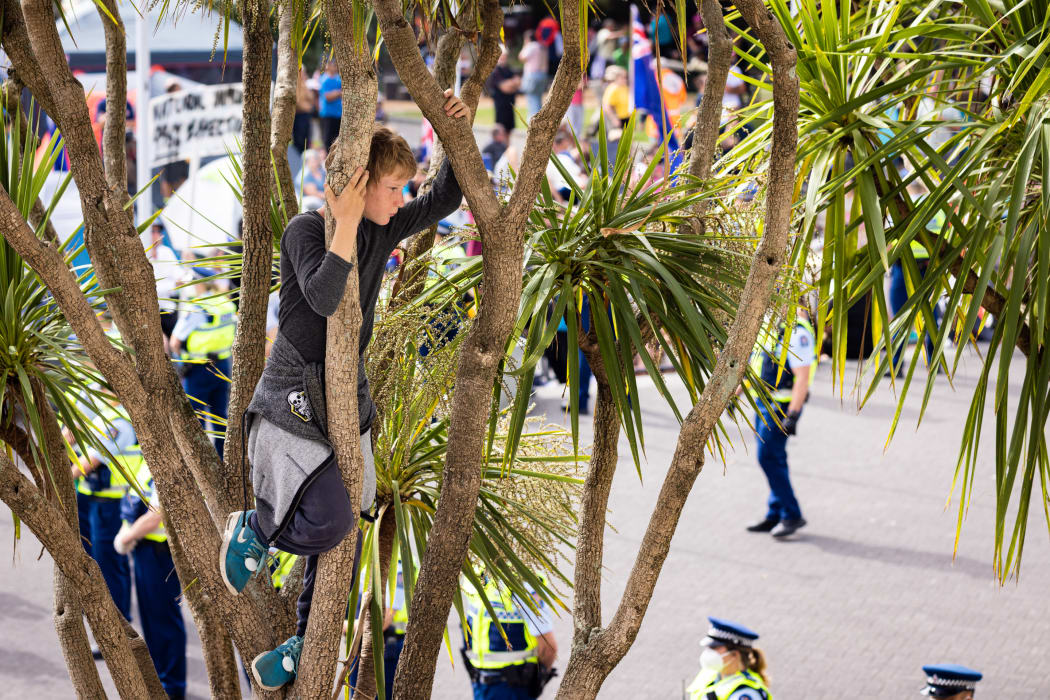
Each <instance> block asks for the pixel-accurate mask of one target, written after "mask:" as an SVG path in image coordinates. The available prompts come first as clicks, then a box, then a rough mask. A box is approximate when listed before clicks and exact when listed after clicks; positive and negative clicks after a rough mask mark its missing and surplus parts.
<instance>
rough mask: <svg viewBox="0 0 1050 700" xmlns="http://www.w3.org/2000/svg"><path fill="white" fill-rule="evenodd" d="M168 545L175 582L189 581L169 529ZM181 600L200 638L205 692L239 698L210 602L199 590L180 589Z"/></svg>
mask: <svg viewBox="0 0 1050 700" xmlns="http://www.w3.org/2000/svg"><path fill="white" fill-rule="evenodd" d="M168 545H169V546H170V547H171V558H172V560H173V561H174V562H175V570H176V572H177V573H178V576H179V581H180V582H184V581H193V580H194V579H195V578H196V576H194V575H193V569H192V567H190V564H189V562H188V561H187V559H186V553H185V551H184V550H183V548H182V543H181V542H180V541H179V537H178V535H177V534H176V533H175V532H174V531H172V530H170V529H169V531H168ZM182 590H183V598H184V599H185V601H186V603H187V604H188V605H189V607H190V613H191V614H192V615H193V622H194V624H195V625H196V626H197V633H198V634H199V635H200V638H201V656H203V657H204V667H205V669H207V672H208V688H209V690H210V691H211V696H212V697H213V698H236V697H240V693H241V684H240V679H239V677H238V675H237V659H236V658H235V657H234V655H233V645H232V644H231V642H230V635H229V633H228V632H227V631H226V628H225V627H223V626H222V622H221V620H220V619H219V617H218V616H217V615H216V614H215V609H214V607H213V606H214V602H213V601H212V600H211V599H210V598H209V597H208V596H207V595H206V594H205V593H204V592H203V591H202V590H201V588H200V586H187V585H183V589H182Z"/></svg>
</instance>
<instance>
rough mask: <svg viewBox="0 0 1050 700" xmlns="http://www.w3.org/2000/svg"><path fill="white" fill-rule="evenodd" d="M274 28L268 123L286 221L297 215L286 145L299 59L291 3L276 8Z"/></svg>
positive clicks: (275, 179)
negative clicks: (274, 59)
mask: <svg viewBox="0 0 1050 700" xmlns="http://www.w3.org/2000/svg"><path fill="white" fill-rule="evenodd" d="M277 11H278V12H279V13H280V19H279V20H278V25H277V85H276V87H275V89H274V93H273V119H272V121H271V123H270V153H271V155H272V157H273V168H272V170H273V176H274V177H273V188H274V190H273V191H274V192H279V193H280V196H281V204H282V206H283V207H284V214H285V218H287V219H291V218H292V217H293V216H295V215H296V214H298V213H299V202H298V201H296V198H295V181H294V180H293V176H292V170H291V167H290V166H289V165H288V144H290V143H291V142H292V124H293V122H294V121H295V98H296V90H297V88H298V86H299V59H298V57H297V56H296V52H295V45H294V44H293V43H292V27H293V25H294V22H295V5H294V4H293V3H291V2H287V3H283V4H281V5H279V6H278V10H277Z"/></svg>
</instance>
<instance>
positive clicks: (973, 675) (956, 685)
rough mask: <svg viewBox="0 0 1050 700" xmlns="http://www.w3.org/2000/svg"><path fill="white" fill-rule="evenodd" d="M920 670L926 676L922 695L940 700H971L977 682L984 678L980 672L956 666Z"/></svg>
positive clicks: (940, 665) (938, 666)
mask: <svg viewBox="0 0 1050 700" xmlns="http://www.w3.org/2000/svg"><path fill="white" fill-rule="evenodd" d="M922 670H923V673H925V674H926V687H925V688H923V689H922V694H923V695H928V696H929V697H931V698H940V699H941V700H973V697H974V692H975V691H976V689H977V681H979V680H981V679H982V678H983V677H984V676H983V675H982V674H981V672H980V671H974V670H973V669H972V668H966V667H965V666H959V665H958V664H935V665H932V666H923V667H922Z"/></svg>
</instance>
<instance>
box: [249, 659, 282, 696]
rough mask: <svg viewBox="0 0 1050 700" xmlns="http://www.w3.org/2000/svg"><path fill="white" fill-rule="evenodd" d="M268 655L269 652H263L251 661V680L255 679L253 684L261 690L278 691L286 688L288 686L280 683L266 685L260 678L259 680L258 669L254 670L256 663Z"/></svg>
mask: <svg viewBox="0 0 1050 700" xmlns="http://www.w3.org/2000/svg"><path fill="white" fill-rule="evenodd" d="M269 653H270V652H268V651H264V652H262V653H261V654H259V655H258V656H256V657H255V658H254V659H252V678H254V679H255V682H256V683H258V684H259V687H260V688H262V689H263V690H280V689H281V688H283V687H284V686H286V685H288V684H287V683H282V684H281V685H266V684H265V683H263V682H262V678H259V671H258V669H256V668H255V664H256V662H257V661H258V660H259V659H261V658H262V657H264V656H266V655H267V654H269Z"/></svg>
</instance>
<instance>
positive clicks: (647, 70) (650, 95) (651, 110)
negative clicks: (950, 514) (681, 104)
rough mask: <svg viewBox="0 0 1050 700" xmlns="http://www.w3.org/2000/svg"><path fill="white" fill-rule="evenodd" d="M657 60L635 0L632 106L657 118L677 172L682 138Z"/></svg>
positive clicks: (659, 128)
mask: <svg viewBox="0 0 1050 700" xmlns="http://www.w3.org/2000/svg"><path fill="white" fill-rule="evenodd" d="M654 60H655V59H654V58H653V46H652V42H651V41H649V36H648V35H647V34H646V33H645V26H644V25H643V24H642V23H641V21H640V20H639V19H638V8H637V7H635V6H634V5H633V4H632V5H631V70H630V73H631V99H632V107H633V108H634V109H640V110H643V111H644V112H646V113H647V114H648V115H649V116H650V117H652V118H653V121H654V122H656V130H657V133H658V134H659V136H660V140H661V141H666V142H667V150H668V152H669V154H670V157H671V172H672V173H673V172H674V171H675V170H677V169H678V166H679V165H681V164H682V154H681V152H680V150H679V148H678V139H677V138H675V135H674V124H673V123H672V122H671V118H670V116H668V114H667V108H666V106H665V105H664V99H663V95H662V94H661V93H660V87H659V82H658V81H657V79H656V66H655V65H654ZM668 134H670V138H668Z"/></svg>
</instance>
